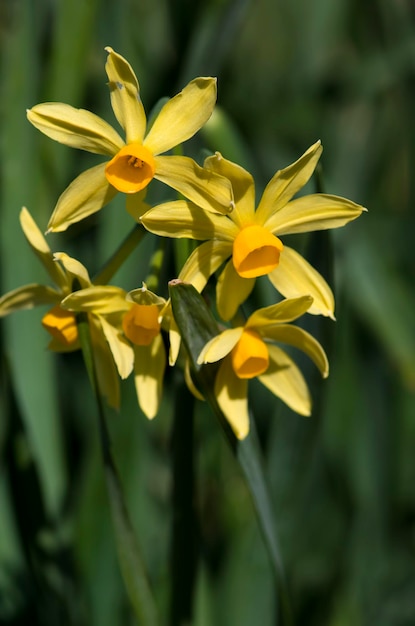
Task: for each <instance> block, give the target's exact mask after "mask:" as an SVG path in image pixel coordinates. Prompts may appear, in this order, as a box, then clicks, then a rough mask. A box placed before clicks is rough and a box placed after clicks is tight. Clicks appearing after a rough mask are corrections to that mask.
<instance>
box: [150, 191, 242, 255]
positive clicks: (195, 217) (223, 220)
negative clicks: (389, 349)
mask: <svg viewBox="0 0 415 626" xmlns="http://www.w3.org/2000/svg"><path fill="white" fill-rule="evenodd" d="M140 221H141V223H142V224H143V225H144V226H145V227H146V228H147V230H149V231H150V232H152V233H155V234H156V235H161V236H163V237H178V238H179V239H181V238H182V237H186V238H188V239H197V240H198V241H203V240H204V239H213V238H215V239H221V240H222V241H228V242H230V244H231V242H233V239H234V237H235V235H236V234H237V232H238V230H237V227H236V226H235V224H234V223H233V222H232V221H231V220H230V219H228V218H227V217H226V216H224V215H215V214H213V213H205V212H204V211H202V210H201V209H200V208H199V207H197V206H195V205H194V204H192V203H191V202H187V201H186V200H175V201H173V202H165V203H164V204H159V205H158V206H156V207H154V208H153V209H150V211H148V212H147V213H145V214H144V215H143V216H142V217H141V218H140ZM230 249H232V247H231V248H230Z"/></svg>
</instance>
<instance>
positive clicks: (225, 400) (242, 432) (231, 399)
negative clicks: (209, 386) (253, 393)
mask: <svg viewBox="0 0 415 626" xmlns="http://www.w3.org/2000/svg"><path fill="white" fill-rule="evenodd" d="M247 393H248V381H247V380H244V379H242V378H238V377H237V376H236V374H235V372H234V371H233V369H232V364H231V360H230V358H229V357H228V358H225V359H224V360H223V361H222V363H221V364H220V367H219V370H218V373H217V375H216V380H215V395H216V399H217V401H218V404H219V406H220V408H221V410H222V412H223V414H224V415H225V417H226V419H227V420H228V422H229V424H230V425H231V427H232V430H233V432H234V433H235V435H236V437H237V438H238V439H244V438H245V437H246V436H247V434H248V432H249V413H248V398H247Z"/></svg>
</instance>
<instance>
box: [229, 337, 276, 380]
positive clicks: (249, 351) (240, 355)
mask: <svg viewBox="0 0 415 626" xmlns="http://www.w3.org/2000/svg"><path fill="white" fill-rule="evenodd" d="M231 361H232V367H233V371H234V372H235V374H236V375H237V377H238V378H246V379H249V378H255V377H256V376H259V375H260V374H263V373H264V372H266V370H267V369H268V363H269V356H268V349H267V346H266V344H265V342H264V341H263V339H262V338H261V336H260V335H259V333H257V332H256V331H255V330H253V329H252V328H244V329H243V333H242V335H241V336H240V338H239V340H238V343H237V344H236V345H235V346H234V348H233V350H232V352H231Z"/></svg>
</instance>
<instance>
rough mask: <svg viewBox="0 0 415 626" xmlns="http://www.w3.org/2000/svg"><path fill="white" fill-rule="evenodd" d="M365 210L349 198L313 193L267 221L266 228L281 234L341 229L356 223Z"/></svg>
mask: <svg viewBox="0 0 415 626" xmlns="http://www.w3.org/2000/svg"><path fill="white" fill-rule="evenodd" d="M364 210H365V209H364V208H363V207H361V206H360V205H358V204H355V203H354V202H352V201H351V200H347V199H346V198H340V197H338V196H329V195H326V194H322V193H321V194H312V195H309V196H303V197H302V198H296V199H295V200H292V201H291V202H289V203H288V204H286V205H285V206H284V207H282V208H281V209H280V210H279V211H278V212H277V213H274V214H273V215H271V216H270V217H269V218H268V220H267V221H266V223H265V226H266V227H267V228H269V229H270V230H271V231H272V232H273V233H276V234H278V235H284V234H285V235H289V234H292V233H306V232H311V231H314V230H326V229H328V228H339V227H340V226H344V225H345V224H347V223H348V222H350V221H352V220H355V219H356V218H357V217H359V215H361V213H362V211H364Z"/></svg>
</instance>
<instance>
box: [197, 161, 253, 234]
mask: <svg viewBox="0 0 415 626" xmlns="http://www.w3.org/2000/svg"><path fill="white" fill-rule="evenodd" d="M204 167H205V168H206V169H209V170H212V171H214V172H216V173H217V174H220V175H221V176H224V177H225V178H227V179H229V180H230V181H231V183H232V189H233V196H234V201H235V208H234V209H233V211H232V212H231V213H230V214H229V217H230V218H231V219H232V221H233V222H235V224H237V226H238V227H239V228H243V227H244V226H246V225H248V224H252V223H253V222H254V219H255V185H254V179H253V177H252V175H251V174H250V173H249V172H247V171H246V170H245V169H244V168H243V167H241V166H240V165H237V164H236V163H233V162H232V161H228V159H224V158H223V156H222V155H221V154H220V152H216V153H215V154H214V155H213V156H210V157H208V158H207V159H206V160H205V162H204Z"/></svg>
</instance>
